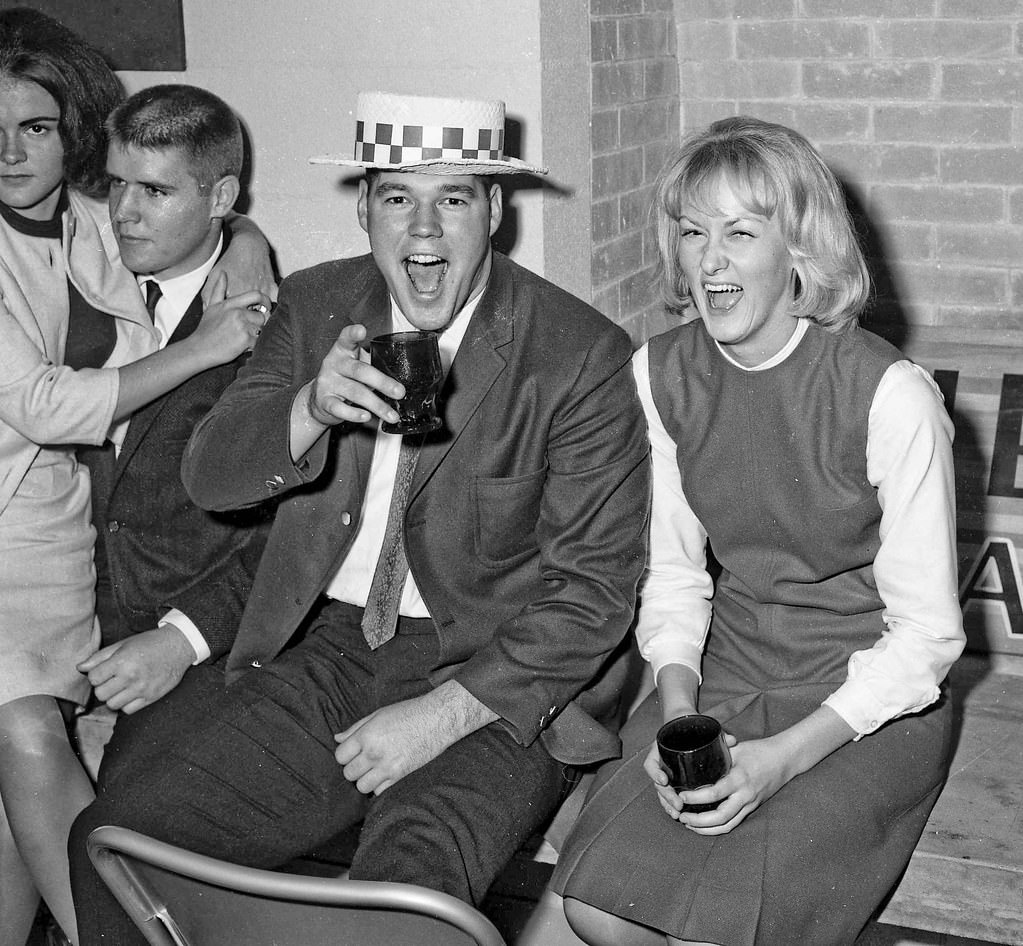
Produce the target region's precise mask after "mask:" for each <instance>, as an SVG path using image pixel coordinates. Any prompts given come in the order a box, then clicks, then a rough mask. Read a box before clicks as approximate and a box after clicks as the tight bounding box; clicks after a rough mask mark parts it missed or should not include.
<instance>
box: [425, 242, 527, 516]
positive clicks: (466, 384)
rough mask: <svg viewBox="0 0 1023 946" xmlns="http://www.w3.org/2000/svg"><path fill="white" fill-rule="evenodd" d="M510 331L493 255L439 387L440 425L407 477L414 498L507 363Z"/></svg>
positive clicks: (505, 289)
mask: <svg viewBox="0 0 1023 946" xmlns="http://www.w3.org/2000/svg"><path fill="white" fill-rule="evenodd" d="M514 334H515V320H514V312H513V299H512V292H511V280H510V279H509V278H508V274H507V271H506V269H505V267H504V264H503V261H502V258H501V257H500V256H498V255H496V254H495V256H494V265H493V269H492V270H491V274H490V284H489V285H488V286H487V288H486V289H485V290H484V292H483V298H481V299H480V301H479V304H478V305H477V307H476V311H475V312H474V313H473V315H472V319H471V320H470V322H469V327H468V329H467V330H466V333H465V337H464V338H463V339H462V343H461V344H460V345H459V346H458V353H457V354H456V355H455V360H454V362H453V363H452V365H451V370H450V372H449V373H448V378H447V381H446V382H445V384H444V388H443V390H442V391H441V405H440V409H441V413H442V415H443V417H444V426H443V427H442V428H441V429H440V430H438V431H437V432H436V433H433V434H428V435H427V436H426V438H425V440H424V442H423V448H422V451H421V452H420V454H419V462H418V464H417V465H416V472H415V475H414V476H413V479H412V496H413V497H414V496H415V494H416V493H418V492H419V490H421V489H422V488H423V486H425V485H426V482H427V481H428V480H429V478H430V477H431V476H432V475H433V471H434V470H435V469H436V468H437V465H438V464H439V463H440V462H441V460H443V459H444V457H445V456H446V454H447V452H448V451H449V450H450V449H451V447H452V445H453V444H454V443H455V441H456V440H457V439H458V438H459V436H461V433H462V431H463V430H464V429H465V425H466V424H468V422H469V420H470V418H471V417H472V416H473V414H475V413H476V410H477V409H478V408H479V406H480V404H481V403H482V401H483V398H484V397H486V395H487V392H488V391H489V390H490V389H491V387H493V385H494V382H495V381H496V380H497V378H498V376H499V375H500V374H501V372H502V371H504V368H505V365H506V364H507V362H506V360H505V358H504V357H503V356H502V354H501V352H500V349H501V347H502V346H504V345H507V344H508V343H509V342H511V341H512V339H513V338H514Z"/></svg>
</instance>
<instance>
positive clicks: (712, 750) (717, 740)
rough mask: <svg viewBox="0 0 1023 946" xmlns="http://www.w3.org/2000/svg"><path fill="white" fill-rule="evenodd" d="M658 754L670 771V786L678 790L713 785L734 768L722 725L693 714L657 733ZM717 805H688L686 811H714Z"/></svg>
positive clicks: (675, 720)
mask: <svg viewBox="0 0 1023 946" xmlns="http://www.w3.org/2000/svg"><path fill="white" fill-rule="evenodd" d="M657 751H658V752H659V753H660V755H661V761H662V762H663V763H664V766H665V768H666V769H667V770H668V784H669V785H670V786H671V787H672V788H674V789H677V790H678V791H686V792H688V791H692V790H693V789H694V788H702V787H703V786H704V785H713V784H714V783H715V782H716V781H718V779H721V778H724V776H725V775H727V774H728V770H729V769H730V768H731V767H732V757H731V754H730V753H729V751H728V746H727V745H725V733H724V730H723V729H722V728H721V723H719V722H718V721H717V720H716V719H714V718H713V717H710V716H701V715H699V714H695V713H694V714H693V715H692V716H679V717H678V719H672V720H669V721H668V722H666V723H665V724H664V725H663V726H662V727H661V728H660V729H659V730H658V731H657ZM717 805H718V803H717V802H710V803H707V804H702V805H690V804H687V805H686V811H713V810H714V809H715V808H717Z"/></svg>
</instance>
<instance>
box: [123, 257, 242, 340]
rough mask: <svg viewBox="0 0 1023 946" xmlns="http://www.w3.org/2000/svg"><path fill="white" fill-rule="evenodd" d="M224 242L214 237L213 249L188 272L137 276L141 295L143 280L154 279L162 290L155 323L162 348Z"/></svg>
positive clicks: (215, 259)
mask: <svg viewBox="0 0 1023 946" xmlns="http://www.w3.org/2000/svg"><path fill="white" fill-rule="evenodd" d="M223 246H224V238H223V237H221V238H220V239H219V240H218V241H217V246H216V249H214V251H213V253H212V254H211V255H210V257H209V258H208V259H207V260H206V262H205V263H203V264H202V265H201V266H198V267H196V268H195V269H193V270H192V271H191V272H188V273H182V274H181V275H180V276H172V277H171V278H170V279H154V278H153V277H151V276H139V277H138V283H139V289H140V290H141V291H142V295H143V296H145V294H146V283H147V282H155V283H156V284H157V285H158V286H159V287H160V289H161V291H162V292H163V295H162V296H161V297H160V300H159V301H158V302H157V303H156V317H155V319H154V325H155V327H156V332H157V334H158V335H159V336H160V347H161V348H164V347H165V346H166V345H167V342H168V341H169V340H170V337H171V336H172V335H173V334H174V332H175V331H176V330H177V327H178V324H179V323H180V322H181V320H182V319H183V318H184V317H185V313H186V312H187V311H188V307H189V306H190V305H191V304H192V300H193V299H194V298H195V297H196V296H197V295H198V294H199V291H200V290H201V289H202V287H203V285H205V283H206V278H207V277H208V276H209V274H210V270H212V269H213V266H214V265H215V264H216V262H217V260H218V259H219V258H220V252H221V250H222V249H223Z"/></svg>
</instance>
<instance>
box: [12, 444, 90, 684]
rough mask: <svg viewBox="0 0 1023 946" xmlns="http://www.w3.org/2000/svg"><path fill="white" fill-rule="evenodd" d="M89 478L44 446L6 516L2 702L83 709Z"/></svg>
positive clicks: (70, 459) (64, 451) (66, 451)
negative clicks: (41, 698) (42, 698)
mask: <svg viewBox="0 0 1023 946" xmlns="http://www.w3.org/2000/svg"><path fill="white" fill-rule="evenodd" d="M94 543H95V532H94V530H93V528H92V525H91V524H90V521H89V475H88V471H87V470H85V469H84V468H83V467H80V466H79V465H78V463H77V461H76V460H75V457H74V451H73V449H72V448H70V447H68V448H63V447H54V448H44V449H43V450H41V451H40V452H39V455H38V456H37V458H36V461H35V462H34V463H33V465H32V467H31V468H30V469H29V471H28V473H27V474H26V475H25V478H24V479H23V480H22V482H21V484H20V485H19V487H18V490H17V492H16V493H15V494H14V496H13V497H12V499H11V501H10V502H9V503H8V505H7V506H6V508H5V509H4V510H3V511H2V512H0V704H3V703H8V702H10V701H11V700H15V699H18V698H19V697H23V696H33V695H38V694H45V695H50V696H55V697H60V698H63V699H66V700H70V701H72V702H74V703H78V704H84V703H85V702H86V700H87V699H88V697H89V681H88V679H87V678H86V677H85V676H84V675H83V674H82V673H80V672H79V671H78V670H77V669H76V666H77V664H79V663H80V662H81V661H83V660H85V659H86V658H87V657H89V656H90V655H92V654H93V653H95V652H96V650H97V648H98V647H99V631H98V628H97V626H96V622H95V618H94V594H95V572H94V570H93V560H92V555H93V545H94Z"/></svg>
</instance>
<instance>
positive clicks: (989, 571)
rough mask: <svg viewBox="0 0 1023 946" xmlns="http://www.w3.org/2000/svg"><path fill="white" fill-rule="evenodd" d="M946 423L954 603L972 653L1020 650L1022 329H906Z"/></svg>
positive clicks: (910, 351)
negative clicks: (951, 459) (952, 492)
mask: <svg viewBox="0 0 1023 946" xmlns="http://www.w3.org/2000/svg"><path fill="white" fill-rule="evenodd" d="M911 334H912V337H911V339H910V340H909V341H903V342H902V343H901V345H900V347H901V348H902V350H903V352H905V354H906V355H907V356H908V357H910V358H911V359H912V360H913V361H915V362H916V363H917V364H918V365H921V366H922V367H924V368H927V369H928V370H929V371H930V372H931V373H932V374H933V375H934V379H935V381H937V383H938V386H939V387H940V388H941V390H942V393H943V394H944V395H945V406H946V407H947V408H948V411H949V414H950V415H951V416H952V419H953V420H954V421H955V428H956V439H955V463H956V503H957V507H958V511H957V537H958V542H959V601H960V604H961V605H962V608H963V618H964V621H965V624H966V633H967V636H968V639H969V644H968V646H969V647H970V649H972V650H988V651H993V652H996V653H1013V654H1023V580H1021V576H1020V559H1021V553H1023V332H1019V331H1005V332H994V331H990V330H987V331H985V332H984V333H970V332H968V331H967V330H965V329H941V328H927V329H925V328H914V329H913V330H912V333H911Z"/></svg>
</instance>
